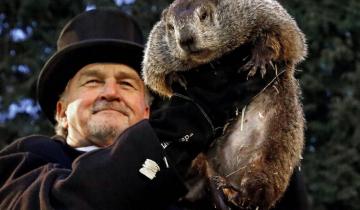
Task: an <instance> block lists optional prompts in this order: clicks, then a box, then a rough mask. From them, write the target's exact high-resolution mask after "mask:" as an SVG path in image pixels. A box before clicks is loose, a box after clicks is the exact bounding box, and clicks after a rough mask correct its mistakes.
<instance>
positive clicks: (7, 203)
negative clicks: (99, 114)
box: [0, 120, 306, 210]
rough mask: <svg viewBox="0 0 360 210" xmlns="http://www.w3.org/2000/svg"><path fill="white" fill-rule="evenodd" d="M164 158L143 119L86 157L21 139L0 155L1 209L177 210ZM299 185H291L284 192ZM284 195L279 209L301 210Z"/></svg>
mask: <svg viewBox="0 0 360 210" xmlns="http://www.w3.org/2000/svg"><path fill="white" fill-rule="evenodd" d="M163 158H164V154H163V149H162V147H161V146H160V143H159V140H158V138H157V136H156V135H155V133H154V130H153V129H152V128H151V126H150V124H149V122H148V121H147V120H143V121H141V122H139V123H138V124H136V125H134V126H133V127H131V128H129V129H127V130H126V131H125V132H124V133H123V134H122V135H121V136H120V137H119V139H118V140H117V141H116V143H114V144H113V145H112V146H109V147H106V148H102V149H98V150H95V151H91V152H87V153H83V152H80V151H77V150H75V149H73V148H71V147H69V146H68V145H67V144H65V143H64V141H63V140H61V139H57V138H49V137H46V136H29V137H25V138H22V139H19V140H17V141H15V142H14V143H13V144H11V145H10V146H8V147H7V148H5V149H4V150H3V151H1V152H0V209H1V210H7V209H22V210H38V209H41V210H59V209H62V210H71V209H74V210H75V209H76V210H83V209H84V210H92V209H94V210H112V209H114V210H115V209H116V210H128V209H134V210H147V209H149V210H150V209H151V210H152V209H154V210H155V209H156V210H159V209H179V208H176V207H174V206H173V205H171V204H173V203H175V202H176V200H177V198H178V197H180V196H181V195H183V194H184V193H185V192H186V188H185V186H184V185H183V184H182V181H181V178H180V177H179V176H178V174H177V173H176V171H175V170H174V169H173V168H172V167H171V163H170V167H169V168H168V167H167V166H166V164H165V161H164V159H163ZM146 159H151V160H153V161H155V162H156V163H157V164H158V165H159V166H160V171H159V172H157V173H156V177H155V178H154V179H153V180H150V179H149V178H147V177H146V176H144V175H143V174H141V173H140V172H139V169H140V168H141V167H142V165H143V163H144V161H145V160H146ZM295 178H296V179H295V180H298V179H297V176H296V177H295ZM294 184H295V185H294ZM299 186H300V188H301V187H302V185H298V184H296V183H295V182H294V183H292V184H291V185H290V188H289V189H293V188H294V189H295V190H296V189H298V187H299ZM289 192H290V193H289ZM289 192H287V194H286V195H285V197H284V199H283V201H282V202H280V205H279V208H278V209H279V210H280V209H287V210H295V209H296V210H297V209H299V210H300V209H301V210H303V209H306V208H302V207H300V206H301V196H303V195H304V192H302V191H301V192H298V191H292V190H289ZM299 195H300V196H299ZM298 201H300V203H299V202H298ZM299 205H300V206H299ZM169 206H172V207H169ZM210 206H211V205H210ZM196 209H198V208H197V207H196ZM201 209H202V208H201ZM206 209H207V208H206Z"/></svg>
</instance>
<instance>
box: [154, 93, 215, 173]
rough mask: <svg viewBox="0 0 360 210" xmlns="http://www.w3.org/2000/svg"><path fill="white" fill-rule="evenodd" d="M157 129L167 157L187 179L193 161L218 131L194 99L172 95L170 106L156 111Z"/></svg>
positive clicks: (155, 125)
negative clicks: (215, 131) (186, 175)
mask: <svg viewBox="0 0 360 210" xmlns="http://www.w3.org/2000/svg"><path fill="white" fill-rule="evenodd" d="M149 121H150V124H151V126H152V127H153V128H154V130H155V132H156V134H157V136H158V138H159V140H160V141H161V144H162V146H163V148H164V149H165V153H166V156H167V157H169V158H168V159H170V162H172V165H174V166H175V168H176V169H177V170H178V172H179V174H180V175H181V176H182V177H184V176H185V174H186V171H187V169H188V167H189V165H190V163H191V161H192V160H193V159H194V158H195V157H196V155H197V154H198V153H199V152H201V151H203V150H205V149H206V148H207V147H208V145H209V144H210V143H211V142H212V140H213V138H214V128H213V126H212V123H211V121H210V119H209V118H208V117H207V116H206V114H205V112H204V111H203V109H202V108H201V107H200V106H198V105H197V104H196V103H195V102H194V101H193V100H191V99H190V98H187V97H183V96H176V95H174V96H172V97H171V99H170V101H169V103H168V104H167V106H164V107H161V108H160V109H156V110H152V112H151V116H150V119H149Z"/></svg>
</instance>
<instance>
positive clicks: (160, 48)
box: [143, 0, 306, 209]
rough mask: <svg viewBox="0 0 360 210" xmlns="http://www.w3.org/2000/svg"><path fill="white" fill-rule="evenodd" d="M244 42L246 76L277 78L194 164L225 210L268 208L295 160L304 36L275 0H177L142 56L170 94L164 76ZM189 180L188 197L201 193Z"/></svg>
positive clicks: (150, 75) (148, 72)
mask: <svg viewBox="0 0 360 210" xmlns="http://www.w3.org/2000/svg"><path fill="white" fill-rule="evenodd" d="M249 43H250V44H251V46H252V48H251V53H250V54H249V61H248V62H247V64H245V65H244V66H243V68H242V69H243V70H246V71H248V72H249V73H248V76H249V77H251V76H253V75H255V74H256V73H257V72H259V73H261V74H262V75H264V74H266V72H267V71H270V70H275V71H276V72H277V74H278V76H277V79H276V80H275V82H274V83H272V84H271V86H269V87H268V88H267V89H265V90H264V91H263V92H261V93H260V94H259V95H257V96H256V97H255V98H254V99H253V100H252V101H251V103H250V104H248V105H247V107H246V109H245V115H244V116H245V117H244V120H243V121H242V120H241V119H240V117H239V119H237V121H236V122H234V123H232V124H231V125H230V127H229V129H227V131H226V133H225V135H224V136H222V137H221V138H219V139H218V140H217V141H216V142H215V145H214V146H213V147H212V148H211V149H210V151H209V152H208V153H207V154H206V155H205V156H201V158H198V159H197V160H195V161H194V164H195V165H197V166H198V167H194V168H193V169H194V170H197V171H198V173H196V174H197V178H202V177H203V176H205V177H207V178H208V179H209V180H210V188H211V186H212V185H215V186H216V187H215V188H214V187H212V188H211V189H212V191H213V192H214V193H215V194H216V193H218V192H221V193H223V194H224V195H225V201H224V203H221V201H219V200H217V199H216V198H215V199H214V200H215V203H216V204H217V205H218V207H219V208H223V209H225V208H226V206H227V205H234V206H237V207H239V208H242V209H246V208H251V207H253V208H256V207H259V208H260V209H269V208H270V207H272V206H273V205H274V204H275V202H276V201H277V200H278V199H279V198H280V197H281V195H282V194H283V192H284V191H285V189H286V187H287V185H288V182H289V178H290V176H291V174H292V172H293V170H294V168H295V167H297V166H298V164H299V160H300V157H301V153H302V148H303V144H304V143H303V138H304V136H303V130H304V118H303V111H302V106H301V103H300V101H299V95H300V90H299V85H298V82H297V80H296V79H295V77H294V72H295V66H296V64H297V63H299V62H300V61H302V60H303V59H304V57H305V55H306V44H305V38H304V35H303V33H302V32H301V31H300V29H299V28H298V27H297V25H296V23H295V21H294V20H293V19H292V18H291V16H290V15H289V14H288V13H287V12H286V11H285V9H284V8H283V7H282V6H281V5H280V4H279V3H277V2H276V1H274V0H195V1H192V0H175V1H174V2H173V3H172V4H171V5H170V6H169V8H167V9H166V10H165V11H164V12H163V16H162V19H161V20H160V21H159V22H158V23H157V24H156V25H155V26H154V28H153V30H152V31H151V33H150V37H149V41H148V43H147V48H146V50H145V58H144V61H143V76H144V80H145V83H146V84H147V85H148V86H149V87H150V88H151V89H153V90H154V91H156V92H158V93H159V94H161V95H164V96H170V95H171V93H172V91H171V89H170V84H169V83H170V82H171V81H169V80H168V79H167V78H168V75H170V74H173V73H174V72H179V71H187V70H190V69H192V68H194V67H197V66H199V65H201V64H205V63H209V62H211V61H213V60H215V59H217V58H219V57H221V56H222V55H224V54H226V53H228V52H231V51H232V50H234V49H236V48H238V47H240V46H243V45H245V44H249ZM241 127H243V129H242V130H241V129H240V128H241ZM204 157H205V158H204ZM199 166H200V167H199ZM201 171H202V172H201ZM189 183H191V184H190V185H189V186H190V189H191V191H190V193H189V194H188V196H187V197H186V198H188V199H189V200H195V199H198V198H199V197H201V195H202V193H201V192H200V191H198V190H199V189H200V187H195V184H194V183H193V182H189ZM201 183H202V185H204V183H205V185H206V182H204V181H201ZM208 185H209V184H208Z"/></svg>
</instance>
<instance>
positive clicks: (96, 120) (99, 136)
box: [56, 63, 149, 147]
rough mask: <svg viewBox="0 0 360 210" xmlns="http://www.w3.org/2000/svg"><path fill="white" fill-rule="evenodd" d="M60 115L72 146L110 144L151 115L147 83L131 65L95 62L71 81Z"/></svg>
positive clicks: (61, 102)
mask: <svg viewBox="0 0 360 210" xmlns="http://www.w3.org/2000/svg"><path fill="white" fill-rule="evenodd" d="M63 98H64V99H63V100H60V101H58V103H57V107H56V115H57V119H58V121H59V123H61V124H62V126H63V127H65V128H67V129H68V136H67V139H66V141H67V143H68V144H69V145H70V146H72V147H82V146H89V145H95V146H100V147H103V146H107V145H110V144H112V143H113V142H114V141H115V139H116V137H117V136H119V135H120V134H121V133H122V132H123V131H124V130H125V129H127V128H128V127H130V126H132V125H134V124H135V123H137V122H139V121H141V120H142V119H146V118H148V117H149V107H148V104H147V103H146V101H145V87H144V83H143V81H142V80H141V79H140V77H139V75H138V74H137V73H136V72H135V70H134V69H132V68H131V67H129V66H126V65H122V64H113V63H94V64H89V65H87V66H85V67H83V68H82V69H81V70H80V71H78V72H77V73H76V75H75V76H74V77H73V78H72V79H71V80H70V81H69V83H68V86H67V88H66V90H65V92H64V97H63Z"/></svg>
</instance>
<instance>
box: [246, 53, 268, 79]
mask: <svg viewBox="0 0 360 210" xmlns="http://www.w3.org/2000/svg"><path fill="white" fill-rule="evenodd" d="M268 66H273V65H272V62H271V60H270V59H267V58H259V57H258V56H257V55H254V56H253V57H252V58H251V59H250V60H249V61H248V62H247V63H246V64H245V65H244V66H243V67H242V68H241V70H242V71H249V73H248V75H247V78H249V77H253V76H254V75H255V74H256V73H257V72H258V71H259V72H260V74H261V77H264V76H265V74H266V71H267V67H268Z"/></svg>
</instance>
